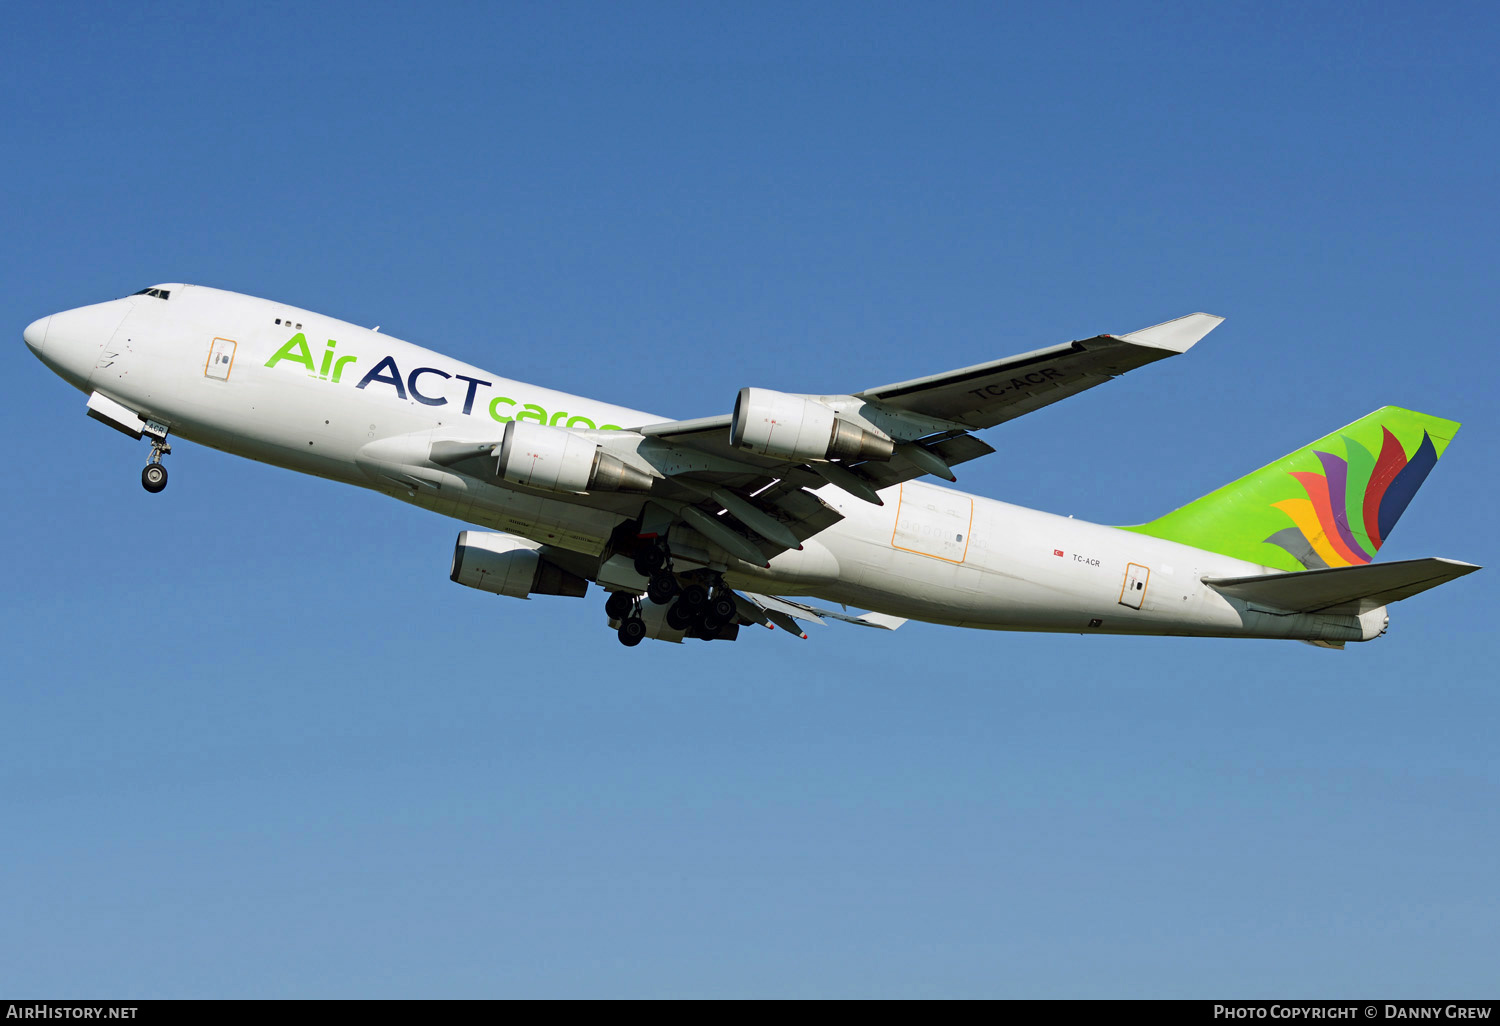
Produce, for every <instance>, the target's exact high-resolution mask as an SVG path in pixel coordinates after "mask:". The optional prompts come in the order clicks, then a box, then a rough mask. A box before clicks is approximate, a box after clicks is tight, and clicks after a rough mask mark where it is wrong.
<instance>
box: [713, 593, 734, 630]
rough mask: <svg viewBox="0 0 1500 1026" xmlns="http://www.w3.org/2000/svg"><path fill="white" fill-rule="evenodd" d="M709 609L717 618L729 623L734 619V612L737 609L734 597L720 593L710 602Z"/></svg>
mask: <svg viewBox="0 0 1500 1026" xmlns="http://www.w3.org/2000/svg"><path fill="white" fill-rule="evenodd" d="M708 610H709V612H711V613H713V615H714V619H715V620H719V621H721V622H723V623H728V622H729V621H730V620H733V619H734V614H735V611H736V610H735V605H734V599H732V598H730V597H729V596H728V595H719V596H717V597H715V599H714V600H713V601H712V602H710V603H709V604H708Z"/></svg>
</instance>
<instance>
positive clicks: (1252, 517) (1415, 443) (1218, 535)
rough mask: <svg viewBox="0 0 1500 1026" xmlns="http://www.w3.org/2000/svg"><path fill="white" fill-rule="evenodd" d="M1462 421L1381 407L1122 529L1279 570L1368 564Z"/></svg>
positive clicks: (1393, 407) (1396, 408) (1392, 407)
mask: <svg viewBox="0 0 1500 1026" xmlns="http://www.w3.org/2000/svg"><path fill="white" fill-rule="evenodd" d="M1458 427H1459V425H1458V423H1457V422H1456V421H1451V420H1443V419H1442V418H1441V417H1429V416H1428V415H1427V414H1425V413H1415V412H1413V411H1411V410H1403V409H1401V408H1400V407H1399V406H1383V407H1381V408H1380V409H1378V410H1376V411H1375V412H1374V413H1372V414H1370V415H1369V416H1366V417H1361V418H1360V419H1359V420H1356V421H1355V422H1354V423H1353V424H1350V425H1348V426H1347V427H1343V428H1340V429H1339V430H1337V431H1335V432H1333V433H1332V434H1331V435H1327V436H1325V437H1323V438H1320V439H1318V440H1317V441H1316V442H1314V443H1312V444H1311V445H1309V446H1305V447H1304V448H1301V449H1298V450H1297V451H1296V452H1294V453H1291V454H1290V455H1287V456H1283V457H1282V458H1281V459H1279V460H1277V461H1276V462H1275V463H1272V464H1269V465H1267V466H1264V467H1261V468H1260V469H1259V470H1257V471H1256V472H1255V473H1253V474H1248V475H1246V476H1245V477H1242V478H1240V479H1239V480H1238V481H1235V482H1233V483H1231V484H1227V485H1225V486H1224V487H1223V488H1220V489H1218V490H1217V491H1213V492H1210V493H1209V494H1207V495H1205V496H1204V497H1203V498H1201V499H1198V500H1196V501H1194V502H1190V503H1188V504H1187V505H1186V506H1183V507H1182V508H1181V509H1178V510H1173V511H1172V512H1171V513H1168V514H1167V515H1166V516H1164V517H1160V518H1158V519H1156V520H1153V521H1151V522H1150V523H1149V524H1140V525H1137V526H1135V527H1127V528H1124V530H1127V531H1136V532H1139V533H1140V534H1149V535H1151V536H1152V537H1155V538H1165V539H1167V540H1168V541H1174V542H1181V543H1182V544H1184V545H1192V546H1194V547H1196V548H1200V549H1206V550H1208V551H1209V552H1218V553H1220V554H1222V555H1225V556H1233V557H1234V558H1236V559H1244V560H1248V561H1249V562H1251V563H1260V564H1262V565H1264V566H1270V567H1275V568H1277V569H1278V570H1316V569H1319V568H1322V567H1339V566H1359V565H1361V564H1364V563H1368V562H1370V561H1371V560H1372V559H1374V558H1375V554H1376V553H1377V552H1378V551H1379V550H1380V546H1381V544H1382V543H1384V541H1385V539H1386V538H1387V537H1389V535H1390V533H1391V528H1393V527H1395V526H1396V521H1397V520H1398V519H1400V517H1401V514H1402V513H1403V512H1405V510H1406V506H1407V504H1408V503H1409V502H1411V499H1412V496H1414V495H1416V493H1417V489H1418V488H1420V487H1421V486H1422V482H1423V481H1424V480H1426V479H1427V474H1428V472H1429V471H1431V470H1432V468H1433V465H1434V464H1436V463H1437V461H1438V457H1440V456H1442V454H1443V451H1444V450H1445V449H1446V448H1447V447H1448V443H1449V442H1450V441H1452V440H1453V435H1454V434H1455V433H1456V432H1457V431H1458Z"/></svg>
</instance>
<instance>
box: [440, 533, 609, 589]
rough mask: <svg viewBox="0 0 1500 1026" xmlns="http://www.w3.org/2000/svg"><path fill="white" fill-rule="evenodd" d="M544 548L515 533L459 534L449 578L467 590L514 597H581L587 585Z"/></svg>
mask: <svg viewBox="0 0 1500 1026" xmlns="http://www.w3.org/2000/svg"><path fill="white" fill-rule="evenodd" d="M546 548H547V547H546V546H545V545H537V544H536V543H535V542H530V541H527V540H526V539H525V538H517V537H516V536H515V535H513V534H501V533H498V532H490V531H460V532H459V535H458V542H457V544H455V545H454V547H453V570H452V572H451V573H449V574H448V579H449V580H451V581H456V582H457V583H459V584H462V585H463V586H464V587H466V588H478V589H479V590H480V591H488V592H492V593H493V594H496V595H509V596H510V597H511V598H526V597H528V596H530V595H567V596H570V597H572V598H581V597H582V596H583V594H584V593H585V592H586V591H588V582H587V581H585V580H584V579H583V578H582V577H579V576H578V575H577V574H572V573H569V572H568V571H566V570H564V569H563V568H562V567H560V566H558V565H556V564H555V563H552V562H549V561H548V560H547V559H546V556H545V552H546Z"/></svg>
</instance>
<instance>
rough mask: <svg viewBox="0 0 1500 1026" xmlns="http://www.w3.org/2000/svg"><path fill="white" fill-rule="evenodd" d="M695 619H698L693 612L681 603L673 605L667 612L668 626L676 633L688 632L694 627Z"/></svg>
mask: <svg viewBox="0 0 1500 1026" xmlns="http://www.w3.org/2000/svg"><path fill="white" fill-rule="evenodd" d="M694 619H696V617H695V616H694V615H693V613H692V611H691V610H689V609H687V608H686V607H685V606H684V605H683V604H682V603H681V602H677V603H675V604H673V606H672V608H671V609H668V610H667V626H668V627H670V628H672V629H673V630H674V631H685V630H687V629H688V628H689V627H691V626H692V625H693V620H694Z"/></svg>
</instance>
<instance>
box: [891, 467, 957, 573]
mask: <svg viewBox="0 0 1500 1026" xmlns="http://www.w3.org/2000/svg"><path fill="white" fill-rule="evenodd" d="M907 487H908V484H902V485H901V491H900V497H899V498H898V499H897V502H896V526H895V527H894V528H893V529H892V530H891V548H893V549H900V550H901V551H902V552H913V553H916V554H917V555H919V556H928V557H930V558H932V559H941V560H942V561H943V562H945V563H962V562H963V561H964V560H965V559H967V558H968V555H969V542H970V540H971V539H972V536H973V531H974V498H973V496H969V495H964V494H962V493H960V492H950V491H948V490H947V489H944V488H933V487H930V486H927V485H920V484H918V485H914V486H911V488H912V494H911V495H907V494H906V489H907ZM950 539H951V540H950Z"/></svg>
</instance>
